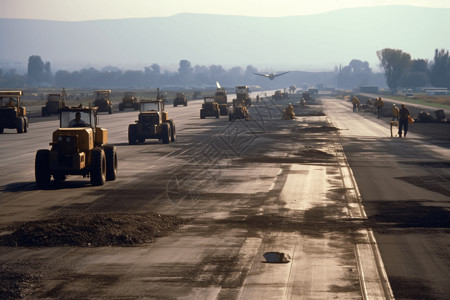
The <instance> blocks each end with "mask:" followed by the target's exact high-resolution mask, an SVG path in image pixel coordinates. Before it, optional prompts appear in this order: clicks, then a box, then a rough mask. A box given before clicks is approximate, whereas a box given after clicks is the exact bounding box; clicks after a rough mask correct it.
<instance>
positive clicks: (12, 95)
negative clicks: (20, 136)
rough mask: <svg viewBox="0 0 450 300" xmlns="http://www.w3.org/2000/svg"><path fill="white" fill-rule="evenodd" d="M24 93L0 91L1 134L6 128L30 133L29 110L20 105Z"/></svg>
mask: <svg viewBox="0 0 450 300" xmlns="http://www.w3.org/2000/svg"><path fill="white" fill-rule="evenodd" d="M22 95H23V94H22V91H0V134H2V133H3V131H4V129H5V128H8V129H16V130H17V133H24V132H27V131H28V117H27V110H26V109H25V107H23V106H22V104H21V103H20V97H22Z"/></svg>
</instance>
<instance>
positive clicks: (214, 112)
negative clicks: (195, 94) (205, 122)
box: [200, 97, 220, 119]
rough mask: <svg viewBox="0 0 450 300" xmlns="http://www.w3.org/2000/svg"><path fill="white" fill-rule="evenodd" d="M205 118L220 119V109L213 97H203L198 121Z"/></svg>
mask: <svg viewBox="0 0 450 300" xmlns="http://www.w3.org/2000/svg"><path fill="white" fill-rule="evenodd" d="M206 117H216V118H220V107H219V103H217V102H216V98H215V97H203V104H202V108H200V119H204V118H206Z"/></svg>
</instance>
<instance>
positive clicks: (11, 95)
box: [0, 91, 22, 108]
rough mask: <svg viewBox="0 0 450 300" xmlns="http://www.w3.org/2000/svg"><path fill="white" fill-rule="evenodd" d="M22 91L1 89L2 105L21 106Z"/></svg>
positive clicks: (4, 106)
mask: <svg viewBox="0 0 450 300" xmlns="http://www.w3.org/2000/svg"><path fill="white" fill-rule="evenodd" d="M21 96H22V91H1V92H0V107H3V108H8V107H16V108H17V107H20V97H21Z"/></svg>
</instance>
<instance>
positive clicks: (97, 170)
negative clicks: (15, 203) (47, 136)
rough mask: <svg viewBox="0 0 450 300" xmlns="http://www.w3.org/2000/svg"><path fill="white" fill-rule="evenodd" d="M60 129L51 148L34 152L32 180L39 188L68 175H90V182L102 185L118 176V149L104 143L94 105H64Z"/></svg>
mask: <svg viewBox="0 0 450 300" xmlns="http://www.w3.org/2000/svg"><path fill="white" fill-rule="evenodd" d="M59 113H60V116H59V119H60V126H59V127H60V128H59V129H57V130H56V131H54V132H53V136H52V142H51V143H50V146H52V147H51V149H50V150H48V149H41V150H38V151H37V152H36V160H35V179H36V184H37V186H38V187H40V188H45V187H47V186H48V185H49V184H50V182H51V177H52V176H53V179H54V180H55V181H57V182H60V181H64V180H65V179H66V178H67V175H81V176H83V177H90V180H91V183H92V185H103V184H104V183H105V180H115V179H116V175H117V150H116V147H115V146H113V145H107V144H106V143H107V140H108V131H107V130H106V129H104V128H100V127H98V124H97V121H98V118H97V108H96V107H81V106H79V107H64V108H62V109H61V110H60V111H59Z"/></svg>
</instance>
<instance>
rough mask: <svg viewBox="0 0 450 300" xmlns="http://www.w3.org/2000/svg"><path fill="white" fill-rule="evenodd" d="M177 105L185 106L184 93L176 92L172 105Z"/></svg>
mask: <svg viewBox="0 0 450 300" xmlns="http://www.w3.org/2000/svg"><path fill="white" fill-rule="evenodd" d="M178 105H183V106H187V99H186V96H185V95H184V93H177V97H176V98H175V99H173V107H177V106H178Z"/></svg>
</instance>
